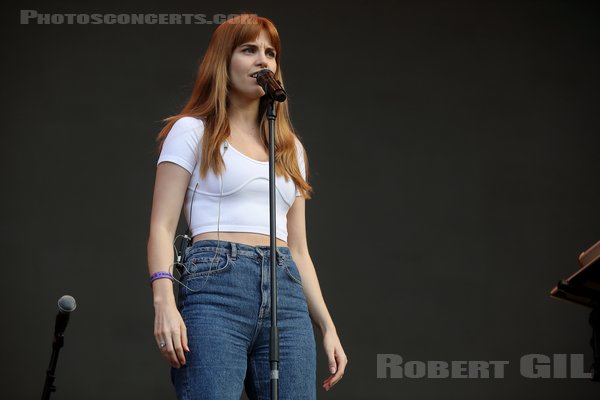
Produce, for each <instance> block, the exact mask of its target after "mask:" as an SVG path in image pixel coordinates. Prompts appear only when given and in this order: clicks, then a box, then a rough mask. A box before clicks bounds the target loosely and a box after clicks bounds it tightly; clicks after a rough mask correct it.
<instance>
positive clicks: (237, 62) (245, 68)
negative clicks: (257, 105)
mask: <svg viewBox="0 0 600 400" xmlns="http://www.w3.org/2000/svg"><path fill="white" fill-rule="evenodd" d="M275 55H276V54H275V48H273V45H272V44H271V41H270V40H269V36H268V35H267V34H266V33H265V31H261V33H260V35H259V36H258V37H257V38H256V39H255V40H254V41H252V42H247V43H243V44H242V45H240V46H238V47H236V48H235V49H234V50H233V54H232V55H231V62H230V64H229V79H230V82H231V92H233V93H235V94H237V95H241V96H244V97H247V98H250V99H258V98H260V97H262V96H264V94H265V92H264V90H263V89H262V88H261V87H260V86H259V85H258V83H257V82H256V78H253V77H252V76H251V75H252V74H253V73H255V72H256V71H259V70H261V69H264V68H268V69H270V70H271V71H273V73H275V72H277V63H276V62H275Z"/></svg>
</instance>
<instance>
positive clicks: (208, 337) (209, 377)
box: [171, 240, 316, 400]
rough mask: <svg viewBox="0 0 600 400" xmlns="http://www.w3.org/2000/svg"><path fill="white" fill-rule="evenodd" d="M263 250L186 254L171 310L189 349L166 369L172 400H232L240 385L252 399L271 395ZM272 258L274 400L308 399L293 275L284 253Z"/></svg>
mask: <svg viewBox="0 0 600 400" xmlns="http://www.w3.org/2000/svg"><path fill="white" fill-rule="evenodd" d="M217 248H218V249H217ZM270 253H271V252H270V246H251V245H247V244H242V243H235V242H229V241H224V240H220V241H217V240H200V241H197V242H195V243H194V244H193V245H192V246H191V247H189V248H188V249H187V251H186V262H185V264H184V265H185V268H182V269H181V277H180V278H179V280H180V281H181V282H182V284H183V285H180V287H179V294H178V297H177V307H178V309H179V311H180V312H181V315H182V317H183V320H184V322H185V325H186V327H187V334H188V344H189V347H190V352H189V353H186V362H187V363H186V365H184V366H182V367H181V368H171V379H172V382H173V385H174V386H175V390H176V392H177V398H178V399H179V400H191V399H206V400H239V399H240V396H241V394H242V389H243V388H245V390H246V394H247V395H248V397H249V398H250V399H252V400H254V399H257V400H258V399H261V400H262V399H270V398H271V380H270V373H271V366H270V362H269V339H270V328H271V315H270V313H271V289H270V282H271V271H270V268H271V264H270V263H271V261H270V259H271V254H270ZM277 255H278V256H277V258H276V261H277V298H278V305H277V325H278V327H279V345H280V346H279V348H280V350H279V386H278V388H279V398H280V399H281V400H288V399H293V400H304V399H306V400H314V399H316V346H315V337H314V332H313V327H312V323H311V320H310V317H309V314H308V306H307V304H306V298H305V296H304V292H303V290H302V281H301V279H300V273H299V271H298V267H297V265H296V263H295V262H294V260H293V259H292V256H291V255H290V251H289V248H287V247H277ZM184 285H185V286H184Z"/></svg>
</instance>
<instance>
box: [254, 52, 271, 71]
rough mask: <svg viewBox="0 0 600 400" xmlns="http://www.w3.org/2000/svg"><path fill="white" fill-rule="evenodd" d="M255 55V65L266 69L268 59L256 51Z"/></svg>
mask: <svg viewBox="0 0 600 400" xmlns="http://www.w3.org/2000/svg"><path fill="white" fill-rule="evenodd" d="M256 54H257V55H256V58H257V60H256V63H257V65H259V66H261V67H263V68H266V67H267V65H268V63H267V60H268V58H267V56H266V54H265V53H263V52H262V51H257V52H256Z"/></svg>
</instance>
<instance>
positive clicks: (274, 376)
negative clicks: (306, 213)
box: [267, 99, 279, 400]
mask: <svg viewBox="0 0 600 400" xmlns="http://www.w3.org/2000/svg"><path fill="white" fill-rule="evenodd" d="M267 118H268V119H269V212H270V220H271V224H270V232H271V339H270V343H269V350H270V352H269V361H270V362H271V399H272V400H277V399H278V396H279V391H278V389H279V387H278V385H279V330H278V328H277V262H276V261H277V260H276V258H277V236H276V235H277V230H276V218H277V215H276V213H275V211H276V208H275V119H276V118H277V114H276V112H275V101H274V100H272V99H270V100H269V107H268V109H267Z"/></svg>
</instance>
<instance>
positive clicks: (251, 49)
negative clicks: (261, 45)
mask: <svg viewBox="0 0 600 400" xmlns="http://www.w3.org/2000/svg"><path fill="white" fill-rule="evenodd" d="M242 51H243V52H248V51H251V52H253V51H254V49H253V48H252V47H246V48H245V49H244V50H242Z"/></svg>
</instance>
